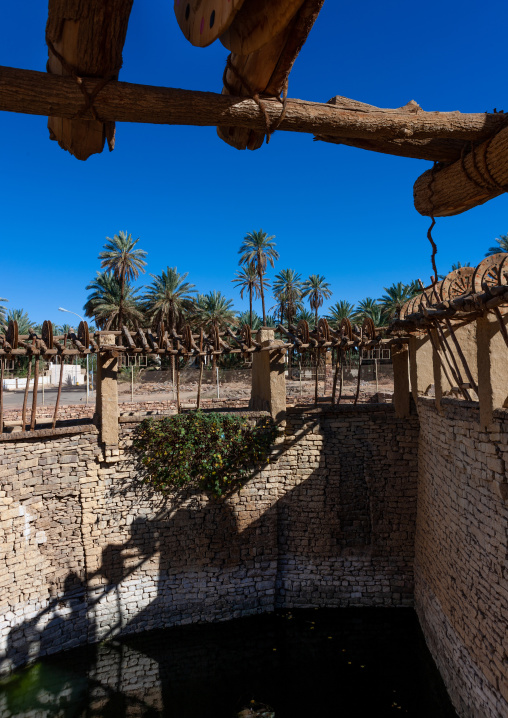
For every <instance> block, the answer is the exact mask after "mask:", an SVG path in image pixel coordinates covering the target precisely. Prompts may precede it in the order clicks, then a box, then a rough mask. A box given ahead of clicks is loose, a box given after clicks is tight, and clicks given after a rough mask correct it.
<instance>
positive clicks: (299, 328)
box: [296, 319, 309, 344]
mask: <svg viewBox="0 0 508 718" xmlns="http://www.w3.org/2000/svg"><path fill="white" fill-rule="evenodd" d="M296 336H297V337H298V339H300V340H301V341H302V344H308V343H309V325H308V324H307V322H306V320H305V319H300V321H299V322H298V324H297V325H296Z"/></svg>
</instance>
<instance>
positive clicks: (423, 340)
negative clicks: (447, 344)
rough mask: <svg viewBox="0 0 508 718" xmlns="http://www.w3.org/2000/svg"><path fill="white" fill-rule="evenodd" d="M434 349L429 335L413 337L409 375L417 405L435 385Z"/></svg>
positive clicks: (410, 341)
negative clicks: (421, 397) (420, 397)
mask: <svg viewBox="0 0 508 718" xmlns="http://www.w3.org/2000/svg"><path fill="white" fill-rule="evenodd" d="M432 354H433V349H432V343H431V341H430V338H429V336H428V335H427V334H419V335H413V336H412V337H411V338H410V340H409V375H410V379H411V392H412V394H413V399H414V401H415V404H416V405H417V406H418V397H419V396H423V395H425V394H426V393H427V391H428V390H429V389H430V387H431V386H432V384H434V364H433V359H432Z"/></svg>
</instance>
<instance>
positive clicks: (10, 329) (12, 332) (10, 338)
mask: <svg viewBox="0 0 508 718" xmlns="http://www.w3.org/2000/svg"><path fill="white" fill-rule="evenodd" d="M18 336H19V335H18V323H17V321H16V320H15V319H11V320H10V321H9V324H8V326H7V332H6V334H5V340H6V341H7V342H9V344H10V345H11V347H12V348H13V349H17V348H18Z"/></svg>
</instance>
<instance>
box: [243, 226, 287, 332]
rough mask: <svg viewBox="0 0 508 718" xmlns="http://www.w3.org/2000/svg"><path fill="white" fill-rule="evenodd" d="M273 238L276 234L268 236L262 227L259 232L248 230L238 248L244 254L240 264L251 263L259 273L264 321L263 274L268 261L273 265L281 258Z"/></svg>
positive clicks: (264, 317) (264, 320) (264, 318)
mask: <svg viewBox="0 0 508 718" xmlns="http://www.w3.org/2000/svg"><path fill="white" fill-rule="evenodd" d="M272 239H275V236H274V235H272V236H270V237H268V235H267V234H266V232H263V230H262V229H260V230H259V231H258V232H248V233H247V234H246V235H245V237H244V238H243V244H242V246H241V247H240V249H239V250H238V254H241V255H242V256H241V257H240V261H239V262H238V264H247V265H248V264H251V265H252V266H253V267H254V268H255V269H256V271H257V273H258V276H259V292H260V294H261V304H262V307H263V323H264V322H266V311H265V293H264V290H263V274H265V272H266V267H267V264H268V263H270V266H271V267H273V266H274V263H275V261H276V260H277V259H279V253H278V252H277V250H276V249H275V242H272ZM265 285H266V281H265Z"/></svg>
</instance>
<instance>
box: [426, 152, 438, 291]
mask: <svg viewBox="0 0 508 718" xmlns="http://www.w3.org/2000/svg"><path fill="white" fill-rule="evenodd" d="M437 165H438V162H434V165H433V167H432V170H431V178H430V184H429V192H430V196H429V202H430V206H431V215H430V218H431V220H432V222H431V224H430V227H429V229H428V230H427V239H428V240H429V242H430V244H431V247H432V255H431V258H430V261H431V262H432V271H433V272H434V276H433V278H432V284H436V282H437V266H436V254H437V245H436V243H435V242H434V239H433V237H432V230H433V229H434V226H435V224H436V218H435V217H434V182H435V180H436V169H437Z"/></svg>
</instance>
